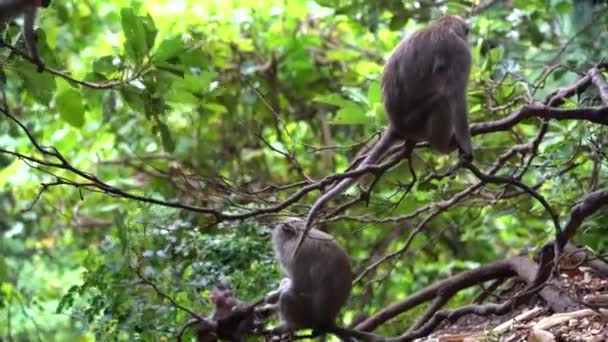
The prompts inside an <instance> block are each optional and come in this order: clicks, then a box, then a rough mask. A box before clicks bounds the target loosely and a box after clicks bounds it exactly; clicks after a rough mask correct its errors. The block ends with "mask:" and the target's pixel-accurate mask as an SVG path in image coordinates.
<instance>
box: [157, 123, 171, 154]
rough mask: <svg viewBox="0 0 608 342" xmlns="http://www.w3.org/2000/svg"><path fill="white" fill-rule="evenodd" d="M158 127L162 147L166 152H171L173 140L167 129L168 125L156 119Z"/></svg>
mask: <svg viewBox="0 0 608 342" xmlns="http://www.w3.org/2000/svg"><path fill="white" fill-rule="evenodd" d="M157 123H158V129H159V130H160V138H161V142H162V144H163V149H164V150H165V151H166V152H173V151H174V150H175V141H174V140H173V137H172V136H171V132H170V131H169V127H167V125H165V123H164V122H162V121H158V122H157Z"/></svg>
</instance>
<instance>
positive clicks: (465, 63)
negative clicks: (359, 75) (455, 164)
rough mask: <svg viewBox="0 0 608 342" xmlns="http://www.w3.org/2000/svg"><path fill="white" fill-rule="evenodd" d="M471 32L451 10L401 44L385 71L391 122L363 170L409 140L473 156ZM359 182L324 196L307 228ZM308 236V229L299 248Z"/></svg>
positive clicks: (408, 145) (386, 103) (348, 180)
mask: <svg viewBox="0 0 608 342" xmlns="http://www.w3.org/2000/svg"><path fill="white" fill-rule="evenodd" d="M468 33H469V26H468V24H467V23H466V22H465V21H464V20H463V19H462V18H460V17H459V16H454V15H445V16H442V17H440V18H439V19H437V20H436V21H435V22H434V23H433V24H432V25H430V26H429V27H427V28H424V29H422V30H419V31H417V32H415V33H413V34H412V35H411V36H409V37H407V38H406V39H404V40H403V41H401V43H399V45H398V46H397V47H396V48H395V50H394V51H393V53H392V55H391V56H390V58H389V60H388V62H387V63H386V65H385V66H384V73H383V75H382V94H383V98H384V108H385V111H386V113H387V114H388V119H389V125H388V127H387V129H386V131H385V133H384V135H383V136H382V138H381V139H380V141H378V143H376V145H375V146H374V147H373V148H372V149H371V150H370V151H369V152H368V154H367V157H366V158H365V159H364V160H363V161H362V162H361V164H360V165H359V166H358V167H357V169H361V168H364V167H366V166H369V165H373V164H375V163H376V162H377V161H378V160H380V158H381V157H382V155H383V154H384V153H385V152H386V151H387V150H388V149H389V148H390V147H391V146H392V145H393V144H394V143H396V142H398V141H403V140H405V142H406V148H412V147H413V146H414V145H415V143H417V142H422V141H427V142H428V143H429V144H430V146H431V148H432V149H433V150H435V151H437V152H440V153H446V154H447V153H450V152H452V151H454V150H455V149H458V151H459V155H460V159H461V160H462V161H464V162H469V161H471V160H472V159H473V146H472V145H471V133H470V132H469V124H468V118H467V116H468V113H467V96H466V92H467V83H468V79H469V72H470V69H471V52H470V49H469V45H468V44H467V36H468ZM356 181H357V177H350V178H345V179H343V180H342V181H340V182H339V183H338V184H337V185H335V186H334V187H333V188H331V189H330V190H329V191H328V192H327V193H325V194H324V195H322V196H321V197H320V198H319V199H318V200H317V201H316V202H315V204H314V205H313V206H312V209H311V210H310V212H309V213H308V217H307V218H306V231H308V230H309V229H310V227H311V226H312V223H313V220H314V218H315V215H316V214H317V212H318V211H319V210H320V209H321V208H322V207H323V205H324V204H325V203H327V202H329V201H330V200H331V199H332V198H334V197H336V196H337V195H339V194H341V193H342V192H344V191H346V189H348V188H349V187H350V186H351V185H353V184H354V183H355V182H356ZM305 236H306V232H305V233H304V234H302V237H301V238H300V241H299V242H298V248H299V247H300V245H301V244H302V243H303V241H304V238H305ZM298 248H296V252H297V250H298Z"/></svg>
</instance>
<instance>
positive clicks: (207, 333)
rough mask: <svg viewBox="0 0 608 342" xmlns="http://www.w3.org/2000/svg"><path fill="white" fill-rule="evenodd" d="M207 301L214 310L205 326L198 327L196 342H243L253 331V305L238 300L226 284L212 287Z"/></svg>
mask: <svg viewBox="0 0 608 342" xmlns="http://www.w3.org/2000/svg"><path fill="white" fill-rule="evenodd" d="M209 300H211V303H212V304H213V305H214V309H213V312H212V313H211V315H210V316H209V318H208V319H207V320H206V321H207V322H205V323H206V324H201V326H200V327H199V330H198V332H197V334H198V338H197V341H199V342H214V341H217V339H218V338H219V339H220V340H222V341H231V342H240V341H245V340H246V336H245V335H246V334H248V333H251V332H252V331H253V330H254V329H255V322H254V309H255V305H249V304H247V303H245V302H242V301H240V300H238V299H237V298H236V297H235V296H234V294H233V292H232V288H231V287H230V285H229V284H227V283H222V284H220V285H217V286H216V287H214V288H213V289H212V290H211V293H210V294H209Z"/></svg>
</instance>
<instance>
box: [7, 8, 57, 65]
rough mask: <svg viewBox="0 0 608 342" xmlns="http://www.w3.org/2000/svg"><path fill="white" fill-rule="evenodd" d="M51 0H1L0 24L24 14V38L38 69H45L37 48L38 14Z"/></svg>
mask: <svg viewBox="0 0 608 342" xmlns="http://www.w3.org/2000/svg"><path fill="white" fill-rule="evenodd" d="M50 5H51V0H0V24H3V23H7V22H9V21H11V20H13V19H15V18H16V17H18V16H20V15H23V38H24V40H25V45H26V46H27V48H28V52H29V53H30V57H32V59H33V60H34V63H36V65H37V66H38V71H39V72H42V71H43V70H44V66H45V64H44V61H43V60H42V59H41V58H40V55H39V54H38V49H37V48H36V31H35V30H34V24H35V23H36V14H37V12H38V9H39V8H47V7H49V6H50Z"/></svg>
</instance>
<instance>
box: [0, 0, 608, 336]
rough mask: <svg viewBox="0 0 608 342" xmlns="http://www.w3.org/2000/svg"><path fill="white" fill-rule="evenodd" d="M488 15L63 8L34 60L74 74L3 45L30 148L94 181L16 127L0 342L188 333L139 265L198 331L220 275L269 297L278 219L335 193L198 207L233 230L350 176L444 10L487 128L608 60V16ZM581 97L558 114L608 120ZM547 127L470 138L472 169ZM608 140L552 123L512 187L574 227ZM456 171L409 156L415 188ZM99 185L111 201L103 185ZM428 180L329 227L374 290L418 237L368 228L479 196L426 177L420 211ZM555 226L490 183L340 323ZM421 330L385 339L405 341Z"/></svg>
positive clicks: (539, 239) (442, 219)
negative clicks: (385, 101)
mask: <svg viewBox="0 0 608 342" xmlns="http://www.w3.org/2000/svg"><path fill="white" fill-rule="evenodd" d="M472 2H474V3H478V2H479V1H472ZM472 2H471V1H465V0H449V1H430V0H426V1H411V2H406V1H371V2H370V1H342V0H318V1H316V2H314V1H302V0H286V1H283V2H266V1H247V0H232V1H189V0H182V1H174V0H158V1H146V2H145V3H144V2H142V1H123V0H108V1H103V2H100V1H75V0H66V1H55V2H54V3H53V5H52V6H51V7H50V8H49V9H45V10H42V11H41V15H40V18H39V26H40V28H41V29H39V30H38V32H39V34H38V45H39V47H40V50H41V52H42V57H43V59H44V60H45V61H46V62H47V63H48V64H49V66H50V67H52V68H53V69H56V70H59V71H60V72H59V73H56V74H52V73H49V72H44V73H37V72H36V70H35V66H34V65H33V64H32V63H30V62H29V61H27V60H26V59H24V58H22V56H19V55H18V54H16V53H14V52H11V50H10V49H7V48H2V49H0V75H1V76H2V79H3V80H4V81H3V82H2V85H3V86H4V87H5V89H6V99H7V104H8V107H9V108H11V112H12V114H13V115H14V117H15V118H16V119H18V120H19V122H21V123H23V124H24V127H25V128H26V129H27V130H28V131H29V132H30V133H31V135H32V137H33V138H34V139H35V140H36V141H39V142H40V144H41V145H43V146H52V147H54V148H55V149H56V150H57V151H59V152H60V153H61V155H62V156H64V157H65V159H66V160H68V161H69V163H70V165H72V166H73V167H74V168H75V169H77V170H82V171H83V173H81V174H78V173H75V172H74V170H71V169H69V168H65V167H59V168H57V167H53V166H52V165H48V164H47V165H45V164H43V163H42V164H41V163H37V162H34V161H32V160H29V161H28V160H24V159H23V158H18V157H17V156H16V155H15V154H14V153H11V151H12V152H18V153H21V154H23V155H28V156H32V157H34V158H37V159H38V160H43V161H47V162H52V161H54V162H58V161H57V160H56V159H55V160H52V158H50V157H49V155H44V153H43V151H41V150H39V149H37V148H36V146H35V145H34V144H33V142H32V140H31V139H30V138H29V137H28V136H27V135H26V134H25V131H24V130H23V129H21V128H20V127H19V126H18V125H17V124H16V123H15V122H14V121H12V120H10V119H9V118H8V117H6V116H2V120H0V132H1V135H0V233H1V234H2V237H3V239H2V240H1V241H0V254H1V255H2V256H3V258H2V259H1V260H0V339H3V340H4V339H7V340H11V339H13V340H30V339H31V340H36V339H38V340H45V341H46V340H58V341H63V340H83V341H84V340H92V339H98V340H116V339H119V340H132V339H140V340H159V339H170V338H173V336H174V335H175V334H176V333H177V331H178V330H179V329H180V327H181V326H182V325H183V323H184V322H185V321H186V320H187V319H188V318H190V317H189V316H188V314H187V313H186V312H184V311H183V310H179V309H178V308H176V307H175V306H174V305H172V304H171V303H170V302H169V301H168V300H166V298H162V297H161V296H159V295H158V293H157V292H156V291H154V289H153V288H152V287H151V286H148V285H146V284H145V282H144V281H142V279H141V277H139V276H138V275H137V274H136V272H135V270H139V271H141V274H142V275H143V276H144V277H145V279H147V280H149V281H150V282H153V283H154V284H156V285H157V286H158V287H159V288H160V289H162V291H164V292H165V293H166V294H169V295H170V296H171V297H172V298H174V299H175V300H176V301H177V302H179V303H180V304H182V305H184V306H186V307H188V308H190V309H192V310H194V311H196V312H199V313H201V314H204V313H207V312H209V310H210V305H209V303H208V301H207V299H206V298H207V294H208V291H209V289H210V288H211V287H212V286H213V285H214V284H217V283H218V282H219V281H220V280H221V279H224V277H226V278H227V279H229V280H230V282H231V283H232V285H233V286H234V287H235V290H236V293H238V295H239V297H241V298H242V299H245V300H253V299H255V298H258V297H259V296H261V295H263V294H264V293H266V292H268V290H270V289H272V288H273V286H274V285H276V283H277V281H278V280H279V278H280V271H279V269H278V268H277V266H276V265H275V263H274V261H273V259H272V254H271V250H270V247H269V241H268V237H269V232H270V228H271V224H270V223H268V222H267V221H265V220H264V219H266V217H264V218H262V217H263V216H275V218H276V216H279V217H280V216H282V215H290V214H303V213H305V212H306V209H307V208H308V207H307V206H305V204H309V203H310V202H311V201H312V200H314V199H315V198H316V196H317V195H318V192H316V191H312V192H310V193H309V195H308V196H306V197H305V198H304V199H303V200H300V201H298V203H295V204H292V205H291V206H289V207H287V208H285V209H283V210H281V211H279V210H276V211H269V212H268V213H265V215H259V217H252V218H247V219H245V220H222V219H221V218H219V219H218V217H217V216H214V215H213V214H208V213H205V212H203V213H201V211H200V210H193V208H194V209H196V208H199V209H200V208H207V209H213V210H216V211H219V212H221V213H224V214H226V215H230V214H238V213H242V212H247V211H255V210H257V209H259V208H268V207H272V206H273V205H276V204H277V203H281V202H282V201H285V200H286V199H288V198H289V196H290V195H292V194H293V193H294V192H295V191H297V189H298V188H299V187H302V186H303V185H304V184H305V183H298V182H306V181H308V182H310V181H311V180H313V179H321V178H322V177H324V176H326V175H329V174H331V173H334V172H336V171H343V170H345V169H346V168H347V167H348V165H349V162H350V161H351V160H352V158H353V157H354V156H355V155H356V154H357V153H358V151H360V149H361V146H362V145H361V142H362V141H367V140H368V139H369V138H370V137H371V136H372V135H373V134H374V133H375V132H377V131H378V130H379V129H380V128H382V127H384V126H385V124H386V119H385V114H384V111H383V108H382V100H381V95H380V93H381V91H380V74H381V72H382V64H383V61H384V60H385V58H386V57H387V56H388V55H389V53H390V51H391V49H392V48H393V47H394V46H395V45H396V44H397V43H398V41H399V40H400V39H401V38H402V37H403V36H404V34H407V33H409V32H412V30H415V29H417V28H419V27H422V26H424V25H426V24H427V23H428V21H429V20H430V19H431V18H434V17H436V16H437V15H438V14H439V13H440V12H445V11H448V12H450V13H461V14H463V13H465V12H467V11H472V12H471V17H470V22H471V27H472V30H471V32H472V33H471V36H472V39H471V43H472V46H473V55H474V66H473V71H472V75H471V81H470V85H469V93H468V94H469V108H470V121H471V122H487V121H493V120H498V119H500V118H503V117H506V116H507V115H509V113H511V112H512V111H515V110H516V109H517V108H518V107H520V106H522V105H525V104H531V103H532V102H534V103H538V102H540V101H542V100H543V99H544V98H545V97H546V96H547V95H549V94H551V93H552V92H553V91H554V90H555V89H557V88H559V87H564V86H567V85H570V84H572V83H573V82H575V81H576V80H578V79H579V78H580V76H581V75H580V73H581V72H586V71H587V70H588V69H589V68H590V67H591V66H593V65H594V64H595V63H598V62H600V61H601V59H602V58H603V57H605V55H602V53H603V51H602V48H603V46H605V45H606V43H608V42H607V40H608V37H606V35H605V34H602V33H605V29H604V28H605V25H606V24H607V21H608V16H607V15H606V11H607V9H606V6H605V5H601V4H596V5H592V2H591V1H570V0H537V1H529V0H525V1H524V0H521V1H519V0H513V1H507V2H500V3H498V4H496V5H495V6H492V7H490V8H488V9H484V10H483V11H481V10H480V11H479V12H475V8H476V7H473V6H472ZM406 3H407V4H406ZM20 38H21V37H20V31H19V27H18V26H15V25H11V26H9V27H8V28H7V30H6V31H5V33H4V35H3V41H5V42H7V43H9V44H11V45H16V46H17V47H18V48H19V49H23V45H22V41H21V39H20ZM66 75H69V76H66ZM604 76H608V75H606V73H605V72H604ZM75 80H81V81H85V82H88V83H86V84H84V83H83V82H80V83H79V82H77V81H75ZM578 95H579V96H578V97H573V98H570V99H568V100H567V102H566V103H564V104H563V105H562V107H563V108H578V107H587V106H591V105H594V106H595V105H599V103H598V101H597V100H596V99H597V98H598V93H597V91H596V90H593V89H590V90H588V91H586V92H584V93H581V94H578ZM604 105H606V104H604ZM542 125H543V123H542V122H541V120H537V119H528V120H524V121H522V122H520V123H518V124H517V125H516V126H514V127H513V128H512V129H510V130H504V131H497V132H492V133H488V134H483V135H478V136H475V138H474V147H475V153H476V154H475V163H476V164H477V165H479V167H480V168H489V167H491V166H492V165H493V164H494V163H495V162H496V161H497V159H498V156H499V155H501V154H503V153H505V151H507V150H508V149H509V148H510V147H512V146H514V145H516V144H523V143H526V142H529V141H533V140H534V139H535V137H537V136H538V134H539V131H540V130H541V128H540V127H542ZM607 133H608V131H607V128H606V126H605V125H599V124H593V123H589V122H586V121H582V120H566V121H549V123H548V127H547V132H546V134H545V135H544V136H543V138H542V141H541V142H540V145H539V146H538V153H535V154H532V155H530V154H525V153H523V152H522V153H521V158H519V157H517V156H515V157H513V158H512V159H510V160H509V161H508V162H507V163H506V167H505V168H504V169H502V170H501V171H500V172H501V174H502V175H505V176H512V175H521V176H522V179H521V180H522V182H525V183H526V184H528V185H530V186H532V185H534V186H537V187H536V188H535V189H536V190H537V191H538V192H539V193H541V194H542V195H543V196H544V197H545V198H547V199H549V200H550V202H551V204H552V205H553V206H554V208H555V209H556V210H557V211H558V212H559V214H560V215H561V217H562V219H564V220H565V218H566V217H567V216H568V214H569V212H570V210H571V209H572V206H573V205H574V204H575V203H576V202H577V201H578V200H579V199H580V198H581V196H583V195H584V194H585V193H587V192H589V191H592V190H595V189H599V188H601V187H605V186H606V185H607V184H606V179H607V173H606V169H607V168H606V167H607V166H608V165H607V163H608V157H607V156H606V154H605V152H602V151H603V148H604V147H605V145H606V144H607V143H608V134H607ZM332 146H333V147H336V146H337V147H336V148H333V149H324V148H323V149H322V148H321V147H332ZM455 163H456V157H455V156H454V155H451V156H439V155H437V154H436V153H433V152H431V151H429V150H428V149H419V150H417V151H416V153H415V158H414V159H413V166H414V169H415V171H416V174H417V176H418V178H424V177H425V176H426V175H430V174H441V173H442V172H445V171H447V170H448V169H449V168H450V167H451V166H453V165H454V164H455ZM63 166H65V164H63ZM87 174H88V175H94V177H95V179H98V180H101V181H102V182H104V184H106V185H107V187H96V186H91V183H93V181H91V179H87V178H86V175H87ZM412 176H413V175H412V174H411V172H410V171H409V168H408V165H407V162H403V163H401V164H400V165H399V166H398V167H395V168H394V169H391V170H390V171H388V172H387V173H386V174H384V175H383V176H382V177H381V178H380V179H379V181H378V184H377V185H375V187H374V191H373V194H372V196H371V199H370V201H369V205H368V206H365V205H356V206H353V207H351V208H350V209H349V210H348V211H347V217H346V218H345V219H343V220H333V221H331V222H328V223H327V224H326V225H325V226H326V228H327V229H328V230H329V231H331V232H332V234H334V235H335V236H336V237H337V238H338V240H339V241H340V242H341V243H342V244H343V245H344V246H345V247H346V248H347V249H348V251H349V253H350V255H351V257H352V259H353V264H354V266H355V270H356V273H357V274H359V273H361V272H362V271H363V270H364V269H365V267H367V266H368V265H370V264H371V263H372V262H373V261H375V260H377V259H378V258H379V257H381V256H382V255H386V254H388V253H391V252H395V251H398V250H399V249H400V248H402V246H403V244H404V243H405V241H406V239H407V237H408V235H409V233H410V232H411V230H412V228H413V227H415V226H416V225H417V224H419V223H420V222H421V221H423V220H422V218H420V217H417V218H412V219H410V220H399V221H396V222H394V221H389V222H388V224H387V223H382V222H378V221H366V220H363V219H357V218H360V217H361V215H372V216H374V217H376V218H386V217H396V216H399V215H407V214H410V213H412V212H414V211H416V210H417V209H418V208H422V207H424V206H425V205H428V204H429V203H441V201H444V200H447V199H449V198H452V197H453V196H455V195H456V194H458V193H459V192H460V191H463V190H464V189H466V188H467V187H469V186H471V185H472V184H474V183H475V181H476V179H475V177H474V176H473V175H472V174H470V173H468V172H465V171H459V172H457V173H456V174H455V175H454V176H452V177H446V178H438V179H432V180H429V181H426V182H417V183H416V184H415V185H414V188H413V189H412V191H411V192H409V193H408V194H407V195H404V191H405V188H406V185H407V184H406V183H407V182H409V181H410V180H411V179H412ZM41 184H42V186H41ZM113 189H120V191H123V192H122V193H120V192H115V191H114V190H113ZM503 190H504V191H503ZM125 193H127V194H129V195H130V196H125ZM356 193H357V191H356V189H351V191H350V192H349V194H350V195H353V194H356ZM497 194H499V195H497ZM131 195H133V196H131ZM141 197H144V198H146V199H154V200H153V201H149V200H148V201H140V200H138V199H139V198H141ZM351 198H352V197H351ZM154 201H165V204H169V205H157V204H155V203H153V202H154ZM176 203H178V204H180V205H181V206H180V205H175V204H176ZM218 221H221V222H220V223H218ZM607 223H608V216H607V215H606V213H605V212H604V213H600V214H599V215H597V216H595V217H593V219H592V220H589V221H587V223H586V225H585V227H584V228H585V229H584V231H582V232H580V234H579V236H578V237H577V238H578V241H580V242H584V243H587V244H589V245H590V246H591V247H593V248H595V249H597V250H605V249H606V248H607V247H608V246H607V241H606V240H605V239H601V237H602V236H603V235H605V234H603V231H602V229H603V227H605V225H606V224H607ZM553 231H554V227H553V226H552V224H551V220H550V217H549V216H548V215H547V214H546V212H545V211H544V209H543V207H542V206H541V205H540V204H539V203H538V202H537V201H535V200H534V199H533V198H531V197H529V196H527V195H525V194H521V193H518V192H514V191H510V190H507V189H505V188H503V187H502V186H498V185H488V186H486V187H485V189H484V190H480V191H479V192H477V193H475V195H474V196H471V197H470V198H468V199H467V200H466V201H463V202H462V203H459V204H458V205H456V206H454V207H451V208H450V209H449V210H447V211H445V212H442V213H441V214H440V215H438V216H437V217H435V218H434V219H433V220H430V221H429V222H428V224H427V225H426V226H425V229H424V232H423V233H421V234H418V235H416V236H415V238H414V239H413V240H412V242H411V246H410V248H409V250H408V252H407V253H405V254H403V255H401V256H400V257H399V258H395V259H392V260H391V261H390V262H387V263H385V264H382V265H381V266H380V267H379V268H378V269H377V270H376V272H375V273H374V274H372V275H369V276H367V277H366V278H365V281H364V282H362V283H359V284H358V285H357V286H356V287H355V289H354V291H353V296H352V299H351V301H350V302H349V306H348V308H347V310H345V313H344V323H348V322H350V321H351V320H353V319H354V318H355V317H356V316H357V315H358V314H361V313H365V314H368V315H369V314H372V313H374V312H377V311H378V310H379V309H381V308H383V307H386V306H387V305H389V304H390V303H393V302H395V301H398V300H400V299H403V298H405V297H406V296H407V295H408V294H411V293H413V292H414V291H416V290H419V289H421V288H423V287H425V286H428V285H429V284H431V283H433V281H436V280H438V279H441V278H444V277H446V276H448V275H450V274H453V273H455V272H458V271H461V270H466V269H471V268H474V267H476V266H478V265H480V264H483V263H484V262H489V261H494V260H497V259H500V258H502V257H504V256H507V255H513V254H517V253H518V252H519V251H520V250H522V249H523V248H529V249H534V248H536V247H537V246H539V245H541V244H543V243H544V242H546V240H547V239H549V238H551V236H552V234H553ZM473 295H474V293H473V291H469V292H466V293H464V294H461V295H460V296H459V297H458V298H457V299H456V300H455V301H454V302H452V303H450V305H454V306H457V305H459V304H463V303H467V302H469V301H470V299H471V297H472V296H473ZM419 314H420V312H419V311H417V312H414V311H412V312H411V313H408V314H407V315H402V316H400V317H399V319H397V320H394V321H391V322H390V324H389V325H387V326H384V327H382V328H381V329H379V331H380V332H385V333H391V334H396V333H397V332H402V331H404V330H405V329H406V328H407V325H408V324H409V323H411V322H413V321H415V320H416V315H419Z"/></svg>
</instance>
